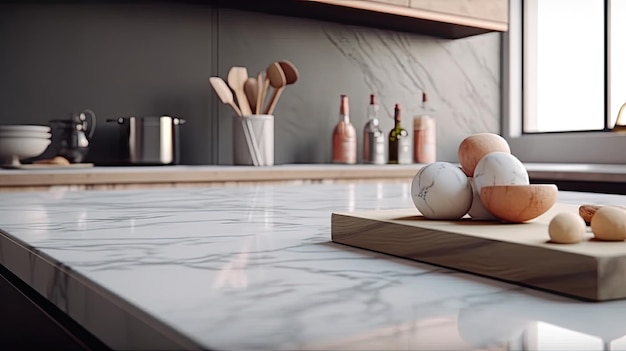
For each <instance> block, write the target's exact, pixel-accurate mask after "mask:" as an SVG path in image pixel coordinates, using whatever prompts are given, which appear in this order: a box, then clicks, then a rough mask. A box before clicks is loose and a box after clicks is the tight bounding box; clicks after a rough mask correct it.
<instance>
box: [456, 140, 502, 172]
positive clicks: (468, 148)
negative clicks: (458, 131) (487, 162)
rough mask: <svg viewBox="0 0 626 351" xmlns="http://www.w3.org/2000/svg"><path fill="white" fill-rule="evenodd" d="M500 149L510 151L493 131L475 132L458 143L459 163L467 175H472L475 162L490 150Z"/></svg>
mask: <svg viewBox="0 0 626 351" xmlns="http://www.w3.org/2000/svg"><path fill="white" fill-rule="evenodd" d="M494 151H501V152H506V153H511V148H510V147H509V143H507V142H506V140H505V139H504V138H503V137H501V136H499V135H498V134H493V133H476V134H472V135H470V136H468V137H467V138H465V139H463V141H462V142H461V145H459V163H460V164H461V168H462V169H463V172H465V174H466V175H467V176H468V177H473V176H474V169H475V168H476V164H478V161H480V159H481V158H483V156H485V155H486V154H488V153H490V152H494Z"/></svg>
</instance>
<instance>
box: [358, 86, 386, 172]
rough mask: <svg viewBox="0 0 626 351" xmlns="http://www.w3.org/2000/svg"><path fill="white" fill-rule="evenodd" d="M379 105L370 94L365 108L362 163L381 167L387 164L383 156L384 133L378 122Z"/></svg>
mask: <svg viewBox="0 0 626 351" xmlns="http://www.w3.org/2000/svg"><path fill="white" fill-rule="evenodd" d="M378 109H379V105H378V103H377V102H376V95H374V94H370V103H369V105H368V106H367V122H366V123H365V127H364V128H363V163H370V164H376V165H382V164H385V163H387V159H386V158H387V157H386V156H387V155H386V154H385V133H383V131H382V129H380V122H379V121H378Z"/></svg>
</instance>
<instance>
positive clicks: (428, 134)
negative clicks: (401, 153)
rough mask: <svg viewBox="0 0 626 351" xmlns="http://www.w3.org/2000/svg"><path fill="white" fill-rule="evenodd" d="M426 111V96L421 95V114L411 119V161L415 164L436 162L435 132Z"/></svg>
mask: <svg viewBox="0 0 626 351" xmlns="http://www.w3.org/2000/svg"><path fill="white" fill-rule="evenodd" d="M428 110H429V108H428V96H427V95H426V93H422V114H421V115H417V116H415V117H414V118H413V161H415V162H416V163H431V162H435V161H436V160H437V130H436V125H435V119H434V118H433V117H431V116H430V115H429V113H430V112H429V111H428Z"/></svg>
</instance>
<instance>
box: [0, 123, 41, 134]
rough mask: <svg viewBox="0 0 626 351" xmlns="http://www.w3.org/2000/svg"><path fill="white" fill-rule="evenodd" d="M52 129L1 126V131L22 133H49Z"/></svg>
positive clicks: (32, 126)
mask: <svg viewBox="0 0 626 351" xmlns="http://www.w3.org/2000/svg"><path fill="white" fill-rule="evenodd" d="M50 130H51V128H50V127H49V126H35V125H26V124H23V125H4V126H2V125H0V131H13V132H16V131H20V132H43V133H49V132H50Z"/></svg>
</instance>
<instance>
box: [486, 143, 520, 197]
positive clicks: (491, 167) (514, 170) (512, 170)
mask: <svg viewBox="0 0 626 351" xmlns="http://www.w3.org/2000/svg"><path fill="white" fill-rule="evenodd" d="M515 184H530V181H529V179H528V172H527V171H526V168H525V167H524V165H523V164H522V162H521V161H520V160H519V159H517V157H515V156H513V155H512V154H509V153H506V152H500V151H496V152H490V153H488V154H487V155H485V156H483V158H481V159H480V161H478V164H477V165H476V169H475V170H474V188H475V189H476V192H477V193H479V194H480V189H482V188H483V187H484V186H488V185H515Z"/></svg>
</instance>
